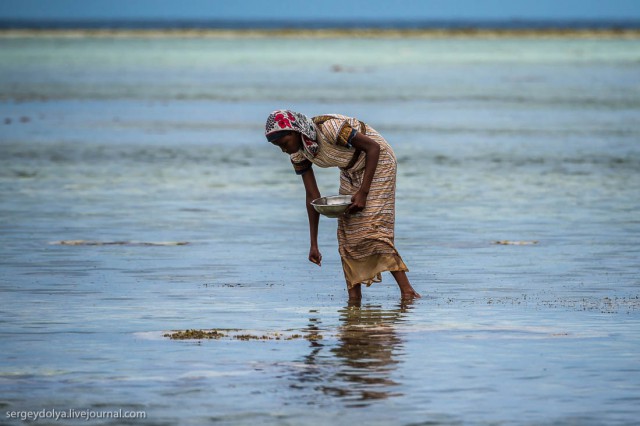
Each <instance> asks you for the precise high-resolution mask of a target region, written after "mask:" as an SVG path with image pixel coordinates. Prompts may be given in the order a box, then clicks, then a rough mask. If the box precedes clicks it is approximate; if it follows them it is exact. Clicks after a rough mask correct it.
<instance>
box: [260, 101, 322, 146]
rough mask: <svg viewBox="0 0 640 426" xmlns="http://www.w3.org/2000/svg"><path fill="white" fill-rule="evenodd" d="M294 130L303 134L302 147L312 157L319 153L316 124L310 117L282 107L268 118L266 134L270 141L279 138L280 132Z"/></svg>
mask: <svg viewBox="0 0 640 426" xmlns="http://www.w3.org/2000/svg"><path fill="white" fill-rule="evenodd" d="M286 131H294V132H298V133H300V134H301V135H302V147H303V149H304V151H305V152H306V153H307V154H309V155H310V156H311V157H315V156H316V154H317V153H318V142H317V140H318V139H317V133H316V125H315V124H314V123H313V120H311V119H310V118H309V117H307V116H306V115H304V114H300V113H299V112H295V111H289V110H285V109H280V110H277V111H273V112H272V113H271V114H269V117H268V118H267V124H266V126H265V131H264V134H265V136H266V137H267V140H268V141H274V140H276V139H278V133H279V132H286Z"/></svg>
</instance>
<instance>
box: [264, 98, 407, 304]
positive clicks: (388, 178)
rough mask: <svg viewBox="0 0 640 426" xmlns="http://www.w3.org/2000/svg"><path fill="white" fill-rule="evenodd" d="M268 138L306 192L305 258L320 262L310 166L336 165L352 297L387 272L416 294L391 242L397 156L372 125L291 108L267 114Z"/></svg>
mask: <svg viewBox="0 0 640 426" xmlns="http://www.w3.org/2000/svg"><path fill="white" fill-rule="evenodd" d="M265 135H266V137H267V140H268V141H269V142H271V143H272V144H274V145H276V146H278V147H279V148H280V149H281V150H282V152H284V153H287V154H289V155H290V158H291V162H292V163H293V167H294V170H295V171H296V173H297V174H299V175H302V182H303V183H304V187H305V190H306V198H307V214H308V216H309V234H310V237H311V248H310V250H309V260H310V261H311V262H313V263H315V264H317V265H318V266H320V264H321V262H322V255H321V254H320V251H319V250H318V222H319V216H320V215H319V213H318V212H316V211H315V209H314V208H313V206H312V205H311V204H310V203H311V201H313V200H315V199H316V198H319V197H320V191H319V190H318V185H317V183H316V178H315V175H314V173H313V169H312V167H311V166H312V165H313V164H315V165H317V166H319V167H339V168H340V194H349V195H352V197H351V205H350V206H349V208H348V209H347V211H346V213H345V214H344V215H343V216H342V217H340V218H338V246H339V251H340V257H341V258H342V268H343V270H344V276H345V279H346V281H347V289H348V291H349V299H350V300H359V299H361V298H362V293H361V284H366V285H367V286H370V285H371V284H372V283H373V282H380V281H381V279H382V277H381V273H382V272H384V271H390V272H391V274H392V275H393V277H394V278H395V280H396V282H397V283H398V286H399V287H400V293H401V295H402V298H414V297H420V295H419V294H418V293H417V292H416V291H415V290H414V289H413V287H411V284H410V283H409V279H408V278H407V275H406V272H407V271H408V268H407V266H406V265H405V264H404V262H403V261H402V258H401V257H400V255H399V254H398V252H397V250H396V249H395V246H394V244H393V238H394V232H393V229H394V222H395V191H396V157H395V154H394V153H393V150H392V149H391V146H389V144H388V143H387V141H385V140H384V138H383V137H382V136H381V135H380V134H379V133H378V132H377V131H376V130H375V129H373V128H372V127H370V126H368V125H367V124H365V123H363V122H361V121H358V120H357V119H355V118H350V117H346V116H343V115H337V114H328V115H321V116H317V117H313V118H312V119H310V118H309V117H307V116H305V115H303V114H300V113H297V112H294V111H289V110H278V111H274V112H272V113H271V114H270V115H269V117H268V118H267V124H266V130H265Z"/></svg>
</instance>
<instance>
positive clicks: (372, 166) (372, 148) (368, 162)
mask: <svg viewBox="0 0 640 426" xmlns="http://www.w3.org/2000/svg"><path fill="white" fill-rule="evenodd" d="M351 145H353V146H354V147H355V148H356V149H359V150H361V151H364V154H365V161H364V176H363V177H362V185H360V189H358V192H356V193H355V194H353V197H351V205H350V206H349V208H348V209H347V213H349V214H351V213H358V212H359V211H362V210H364V208H365V207H366V205H367V195H369V189H370V188H371V181H373V175H374V174H375V173H376V168H377V167H378V159H379V158H380V145H378V143H377V142H376V141H374V140H373V139H371V138H370V137H369V136H366V135H364V134H362V133H356V135H355V136H354V137H353V138H351Z"/></svg>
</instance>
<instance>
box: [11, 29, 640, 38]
mask: <svg viewBox="0 0 640 426" xmlns="http://www.w3.org/2000/svg"><path fill="white" fill-rule="evenodd" d="M269 37H273V38H307V39H313V38H318V39H322V38H579V39H639V38H640V28H602V29H599V28H595V29H594V28H584V29H583V28H521V29H514V28H443V29H439V28H426V29H386V28H371V29H367V28H356V29H345V28H338V29H298V28H295V29H250V28H247V29H209V28H206V29H199V28H175V29H174V28H170V29H103V28H96V29H84V28H79V29H72V28H64V29H50V28H49V29H28V28H16V29H11V28H8V29H0V38H269Z"/></svg>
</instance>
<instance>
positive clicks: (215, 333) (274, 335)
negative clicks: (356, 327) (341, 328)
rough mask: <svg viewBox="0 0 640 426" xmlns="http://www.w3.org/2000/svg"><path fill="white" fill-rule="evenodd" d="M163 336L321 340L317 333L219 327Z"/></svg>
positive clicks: (191, 338)
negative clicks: (247, 330) (249, 330)
mask: <svg viewBox="0 0 640 426" xmlns="http://www.w3.org/2000/svg"><path fill="white" fill-rule="evenodd" d="M163 336H164V337H168V338H169V339H171V340H205V339H206V340H213V339H215V340H219V339H223V338H226V339H234V340H244V341H249V340H297V339H305V340H310V341H311V340H314V341H315V340H322V338H323V337H322V335H321V334H317V333H308V334H299V333H294V334H290V333H288V332H270V333H261V334H252V333H247V332H244V331H243V330H237V329H234V330H228V329H225V330H220V329H210V330H201V329H187V330H175V331H172V332H170V333H165V334H164V335H163Z"/></svg>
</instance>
